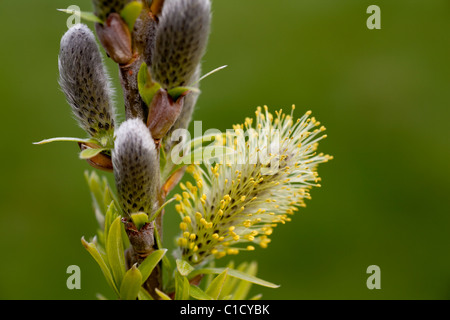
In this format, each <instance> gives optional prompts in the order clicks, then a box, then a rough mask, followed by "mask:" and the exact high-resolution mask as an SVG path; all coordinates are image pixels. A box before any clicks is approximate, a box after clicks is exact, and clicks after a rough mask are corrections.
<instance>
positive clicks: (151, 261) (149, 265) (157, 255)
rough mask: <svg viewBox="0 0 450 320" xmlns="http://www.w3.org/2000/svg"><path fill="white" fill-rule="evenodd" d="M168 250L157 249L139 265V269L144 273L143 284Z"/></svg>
mask: <svg viewBox="0 0 450 320" xmlns="http://www.w3.org/2000/svg"><path fill="white" fill-rule="evenodd" d="M166 252H167V249H159V250H155V251H153V252H152V253H151V254H150V255H149V256H148V257H147V258H145V260H144V261H143V262H142V263H141V264H140V265H139V271H141V273H142V284H144V282H145V281H147V279H148V277H149V276H150V274H151V273H152V271H153V269H154V268H155V267H156V266H157V265H158V263H159V261H161V259H162V257H164V255H165V254H166Z"/></svg>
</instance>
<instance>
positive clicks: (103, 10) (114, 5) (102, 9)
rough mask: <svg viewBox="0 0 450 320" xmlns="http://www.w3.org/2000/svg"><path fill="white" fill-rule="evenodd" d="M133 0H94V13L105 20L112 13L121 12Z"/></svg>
mask: <svg viewBox="0 0 450 320" xmlns="http://www.w3.org/2000/svg"><path fill="white" fill-rule="evenodd" d="M131 1H132V0H92V4H93V6H94V13H95V15H96V16H97V17H99V18H100V19H101V20H103V21H105V20H106V18H107V17H108V15H110V14H111V13H114V12H116V13H120V11H122V9H123V7H125V5H126V4H127V3H129V2H131Z"/></svg>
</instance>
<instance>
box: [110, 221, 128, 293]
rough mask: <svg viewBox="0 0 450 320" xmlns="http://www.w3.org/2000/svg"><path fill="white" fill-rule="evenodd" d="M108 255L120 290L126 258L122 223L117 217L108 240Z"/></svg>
mask: <svg viewBox="0 0 450 320" xmlns="http://www.w3.org/2000/svg"><path fill="white" fill-rule="evenodd" d="M106 255H107V257H108V262H109V266H110V268H111V271H112V274H113V277H114V282H115V283H116V285H117V287H118V288H120V286H121V284H122V279H123V277H124V275H125V256H124V249H123V240H122V222H121V221H120V217H117V218H116V219H115V220H114V222H113V223H112V224H111V227H110V229H109V232H108V237H107V240H106Z"/></svg>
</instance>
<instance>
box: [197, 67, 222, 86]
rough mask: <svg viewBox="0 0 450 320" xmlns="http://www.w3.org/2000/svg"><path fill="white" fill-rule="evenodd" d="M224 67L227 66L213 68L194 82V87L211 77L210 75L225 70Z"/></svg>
mask: <svg viewBox="0 0 450 320" xmlns="http://www.w3.org/2000/svg"><path fill="white" fill-rule="evenodd" d="M226 67H228V66H227V65H224V66H221V67H218V68H215V69H214V70H212V71H210V72H208V73H207V74H205V75H203V76H202V77H201V78H200V79H198V80H197V81H196V82H194V85H196V84H197V83H199V82H200V81H202V80H203V79H205V78H207V77H209V76H210V75H212V74H214V73H216V72H218V71H220V70H222V69H225V68H226Z"/></svg>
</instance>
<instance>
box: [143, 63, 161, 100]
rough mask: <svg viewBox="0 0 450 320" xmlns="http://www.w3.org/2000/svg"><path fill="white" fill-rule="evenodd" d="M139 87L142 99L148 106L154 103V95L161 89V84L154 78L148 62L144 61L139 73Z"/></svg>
mask: <svg viewBox="0 0 450 320" xmlns="http://www.w3.org/2000/svg"><path fill="white" fill-rule="evenodd" d="M137 78H138V89H139V94H140V95H141V98H142V100H144V102H145V104H146V105H147V106H150V104H151V103H152V100H153V97H154V96H155V94H156V93H157V92H158V90H159V89H161V85H160V84H159V83H157V82H154V81H153V80H152V77H151V75H150V72H149V70H148V67H147V64H146V63H145V62H143V63H142V65H141V67H140V69H139V73H138V77H137Z"/></svg>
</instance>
